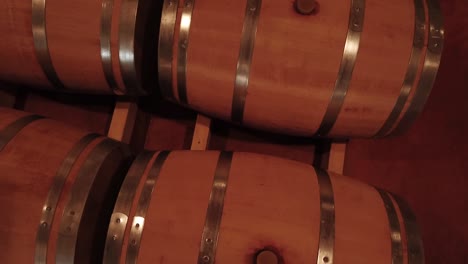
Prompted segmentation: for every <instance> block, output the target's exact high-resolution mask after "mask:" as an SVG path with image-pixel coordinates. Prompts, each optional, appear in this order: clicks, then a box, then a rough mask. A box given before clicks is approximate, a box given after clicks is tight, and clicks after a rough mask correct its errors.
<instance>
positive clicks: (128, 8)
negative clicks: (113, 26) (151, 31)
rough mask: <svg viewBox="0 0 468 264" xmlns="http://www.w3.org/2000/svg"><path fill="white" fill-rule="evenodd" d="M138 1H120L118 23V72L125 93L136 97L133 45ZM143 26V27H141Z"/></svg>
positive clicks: (138, 84) (136, 86)
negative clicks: (120, 75)
mask: <svg viewBox="0 0 468 264" xmlns="http://www.w3.org/2000/svg"><path fill="white" fill-rule="evenodd" d="M139 4H141V2H140V0H122V3H121V7H120V22H119V62H120V72H121V74H122V79H123V83H124V85H125V88H126V90H125V93H128V94H130V95H137V94H138V89H139V88H140V83H139V81H138V74H137V70H136V62H135V49H136V48H141V47H135V45H136V44H140V45H143V43H135V38H136V36H137V30H138V29H137V24H136V21H137V14H138V5H139ZM142 26H145V25H142Z"/></svg>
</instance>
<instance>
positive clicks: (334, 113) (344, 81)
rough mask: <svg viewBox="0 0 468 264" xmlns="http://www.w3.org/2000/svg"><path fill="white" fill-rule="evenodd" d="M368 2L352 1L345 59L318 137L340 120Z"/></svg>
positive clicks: (317, 134) (362, 0)
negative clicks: (339, 116) (339, 115)
mask: <svg viewBox="0 0 468 264" xmlns="http://www.w3.org/2000/svg"><path fill="white" fill-rule="evenodd" d="M365 7H366V1H365V0H351V10H350V15H349V25H348V33H347V36H346V42H345V46H344V52H343V58H342V60H341V65H340V69H339V72H338V77H337V79H336V82H335V89H334V91H333V95H332V97H331V99H330V103H329V104H328V107H327V111H326V112H325V116H324V117H323V120H322V123H321V124H320V127H319V129H318V130H317V132H316V133H315V135H316V136H326V135H327V134H328V133H330V131H331V129H332V128H333V126H334V125H335V122H336V120H337V118H338V114H339V113H340V111H341V107H342V106H343V103H344V100H345V97H346V94H347V93H348V88H349V84H350V82H351V77H352V76H353V71H354V66H355V64H356V59H357V56H358V53H359V45H360V42H361V32H362V30H363V26H364V14H365Z"/></svg>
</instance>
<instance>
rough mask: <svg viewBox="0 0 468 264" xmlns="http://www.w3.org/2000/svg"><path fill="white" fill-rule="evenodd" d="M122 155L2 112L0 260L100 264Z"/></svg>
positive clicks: (94, 138) (106, 142)
mask: <svg viewBox="0 0 468 264" xmlns="http://www.w3.org/2000/svg"><path fill="white" fill-rule="evenodd" d="M130 159H131V156H130V154H129V151H128V149H127V147H125V146H124V145H123V144H121V143H117V142H115V141H112V140H110V139H107V138H104V137H101V136H98V135H95V134H89V133H86V132H83V131H80V130H76V129H74V128H72V127H67V126H64V125H63V124H61V123H59V122H56V121H52V120H49V119H44V118H41V117H39V116H36V115H31V114H28V113H24V112H18V111H15V110H11V109H6V108H0V172H1V173H0V205H1V208H2V210H3V213H2V221H1V223H0V235H1V237H2V240H1V242H0V244H1V248H2V250H0V259H1V260H2V262H3V263H75V262H76V263H99V262H100V261H102V252H103V249H104V242H105V236H106V232H107V225H108V222H109V220H108V219H109V217H110V214H111V213H112V207H113V205H114V203H115V199H116V197H117V194H118V189H119V188H120V185H121V184H122V181H123V179H124V176H125V173H126V171H127V170H128V167H129V165H130V162H131V160H130Z"/></svg>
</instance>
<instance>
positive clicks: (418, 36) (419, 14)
mask: <svg viewBox="0 0 468 264" xmlns="http://www.w3.org/2000/svg"><path fill="white" fill-rule="evenodd" d="M414 11H415V14H414V15H415V21H414V36H413V49H412V50H411V55H410V60H409V64H408V70H407V72H406V75H405V79H404V80H403V86H402V87H401V91H400V95H399V96H398V99H397V101H396V103H395V106H394V107H393V109H392V112H391V113H390V115H389V116H388V118H387V120H386V121H385V123H384V124H383V125H382V127H381V128H380V130H379V131H378V132H377V133H376V135H375V136H376V137H383V136H385V135H387V134H388V133H389V132H390V130H391V129H392V128H393V126H394V125H395V122H396V121H397V120H398V117H400V114H401V112H402V111H403V108H404V107H405V104H406V102H407V100H408V97H409V95H410V92H411V90H412V89H413V87H414V86H415V85H416V77H417V75H418V69H419V62H420V60H421V57H422V53H423V48H424V37H425V35H426V14H425V13H426V12H425V9H424V2H423V0H414Z"/></svg>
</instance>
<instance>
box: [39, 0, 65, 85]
mask: <svg viewBox="0 0 468 264" xmlns="http://www.w3.org/2000/svg"><path fill="white" fill-rule="evenodd" d="M31 19H32V21H31V22H32V33H33V39H34V48H35V50H36V56H37V60H38V61H39V64H40V65H41V67H42V71H43V72H44V74H45V76H46V77H47V79H48V80H49V82H50V83H51V84H52V85H53V86H55V87H56V88H59V89H64V88H65V86H64V85H63V83H62V81H60V78H59V77H58V75H57V72H56V71H55V68H54V65H53V63H52V59H51V58H50V53H49V45H48V42H47V30H46V0H32V14H31Z"/></svg>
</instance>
